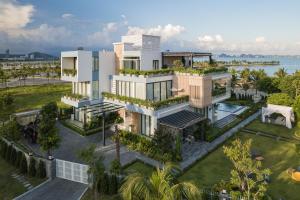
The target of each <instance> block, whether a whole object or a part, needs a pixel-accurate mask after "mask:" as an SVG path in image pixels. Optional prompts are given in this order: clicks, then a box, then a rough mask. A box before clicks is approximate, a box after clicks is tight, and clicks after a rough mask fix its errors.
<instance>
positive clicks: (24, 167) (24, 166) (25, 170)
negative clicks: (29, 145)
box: [20, 154, 28, 174]
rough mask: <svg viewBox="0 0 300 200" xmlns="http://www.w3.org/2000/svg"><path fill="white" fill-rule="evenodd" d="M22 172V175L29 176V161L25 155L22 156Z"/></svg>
mask: <svg viewBox="0 0 300 200" xmlns="http://www.w3.org/2000/svg"><path fill="white" fill-rule="evenodd" d="M20 172H21V173H22V174H27V173H28V164H27V159H26V157H25V154H23V155H22V159H21V166H20Z"/></svg>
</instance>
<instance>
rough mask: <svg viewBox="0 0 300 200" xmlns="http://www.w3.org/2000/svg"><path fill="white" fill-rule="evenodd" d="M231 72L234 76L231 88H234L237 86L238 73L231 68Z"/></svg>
mask: <svg viewBox="0 0 300 200" xmlns="http://www.w3.org/2000/svg"><path fill="white" fill-rule="evenodd" d="M229 72H230V74H231V76H232V78H231V87H232V88H234V87H235V86H236V84H237V77H238V72H237V70H236V69H234V68H231V69H230V71H229Z"/></svg>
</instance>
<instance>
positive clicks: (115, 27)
mask: <svg viewBox="0 0 300 200" xmlns="http://www.w3.org/2000/svg"><path fill="white" fill-rule="evenodd" d="M117 30H118V25H117V23H115V22H109V23H107V24H106V25H105V27H104V29H103V31H107V32H115V31H117Z"/></svg>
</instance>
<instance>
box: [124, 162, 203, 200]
mask: <svg viewBox="0 0 300 200" xmlns="http://www.w3.org/2000/svg"><path fill="white" fill-rule="evenodd" d="M178 173H180V169H179V168H178V167H177V166H174V165H172V164H170V163H167V164H166V165H165V166H164V167H163V169H159V168H157V169H156V171H155V172H153V173H152V175H151V176H150V177H148V176H145V175H144V174H140V173H139V172H137V173H133V174H130V175H129V176H127V177H126V178H125V181H124V183H123V185H122V186H121V188H120V190H119V192H120V193H121V195H122V197H123V199H126V200H138V199H143V200H182V199H189V200H199V199H201V196H200V191H199V189H198V188H197V187H196V186H195V185H194V184H193V183H191V182H179V181H178V180H176V178H175V177H176V175H177V174H178Z"/></svg>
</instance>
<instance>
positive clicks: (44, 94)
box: [0, 83, 72, 120]
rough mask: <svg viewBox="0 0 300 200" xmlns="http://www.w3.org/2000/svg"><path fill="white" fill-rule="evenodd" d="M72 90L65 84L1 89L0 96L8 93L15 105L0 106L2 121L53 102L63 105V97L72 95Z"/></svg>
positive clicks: (69, 85)
mask: <svg viewBox="0 0 300 200" xmlns="http://www.w3.org/2000/svg"><path fill="white" fill-rule="evenodd" d="M71 88H72V87H71V84H65V83H64V84H51V85H40V86H23V87H16V88H9V89H1V90H0V96H2V95H4V94H6V93H7V92H8V93H10V94H11V95H12V96H13V97H14V103H13V104H12V105H10V106H2V105H1V106H0V120H7V119H9V116H10V115H11V114H12V113H16V112H22V111H27V110H33V109H38V108H41V107H42V106H43V105H45V104H46V103H48V102H51V101H56V102H58V103H59V104H61V103H60V99H61V97H62V96H63V95H64V94H66V93H70V92H71Z"/></svg>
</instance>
